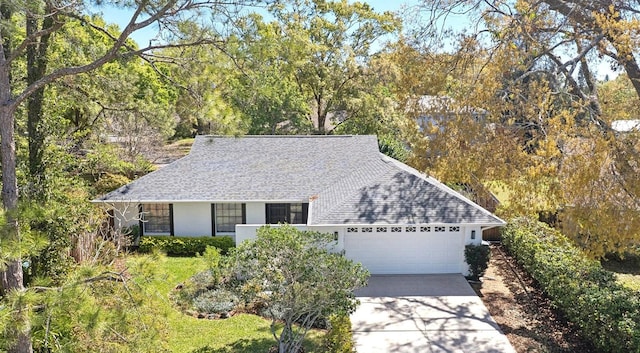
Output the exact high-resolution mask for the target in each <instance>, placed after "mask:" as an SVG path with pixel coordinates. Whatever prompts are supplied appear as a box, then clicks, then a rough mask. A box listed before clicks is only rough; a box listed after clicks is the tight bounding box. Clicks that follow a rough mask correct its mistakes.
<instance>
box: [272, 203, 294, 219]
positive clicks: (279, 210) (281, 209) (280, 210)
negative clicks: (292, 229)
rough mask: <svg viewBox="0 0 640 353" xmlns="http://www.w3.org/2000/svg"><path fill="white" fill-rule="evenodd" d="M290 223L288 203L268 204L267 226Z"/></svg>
mask: <svg viewBox="0 0 640 353" xmlns="http://www.w3.org/2000/svg"><path fill="white" fill-rule="evenodd" d="M278 223H289V221H288V220H287V204H286V203H270V204H267V224H278Z"/></svg>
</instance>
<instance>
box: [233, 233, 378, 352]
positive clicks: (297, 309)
mask: <svg viewBox="0 0 640 353" xmlns="http://www.w3.org/2000/svg"><path fill="white" fill-rule="evenodd" d="M333 244H334V240H333V235H331V234H322V233H317V232H311V231H300V230H297V229H296V228H294V227H292V226H289V225H283V226H281V227H274V228H271V227H268V226H265V227H262V228H260V229H259V230H258V233H257V237H256V239H255V241H248V242H244V243H242V244H240V245H239V246H238V248H237V249H236V250H235V251H234V252H233V254H232V255H231V256H232V258H231V263H232V271H235V273H236V274H237V275H239V276H240V277H241V278H246V279H247V282H248V283H247V285H245V286H243V288H252V293H253V294H254V295H256V296H261V297H262V298H263V299H264V301H265V304H266V305H267V309H266V310H267V312H268V313H269V316H270V317H271V318H272V320H273V323H272V325H271V332H272V334H273V336H274V338H275V339H276V340H277V341H278V351H279V352H281V353H295V352H300V349H301V347H302V341H303V339H304V337H305V335H306V333H307V332H308V330H309V329H310V328H311V327H312V325H313V324H314V323H315V322H316V321H317V320H320V319H327V318H328V317H329V316H330V315H331V314H339V313H342V314H348V313H350V312H352V311H353V310H354V309H355V305H356V300H355V297H354V294H353V291H354V290H355V289H357V288H359V287H363V286H364V285H365V284H366V280H367V277H368V273H367V271H366V270H365V269H364V268H363V267H362V265H360V264H355V263H353V262H352V261H351V260H348V259H347V258H345V257H344V256H342V255H341V254H338V253H332V252H331V251H330V249H331V247H332V246H333ZM278 320H281V321H282V322H283V324H284V328H283V329H282V332H281V333H280V335H279V336H278V335H277V327H276V322H277V321H278Z"/></svg>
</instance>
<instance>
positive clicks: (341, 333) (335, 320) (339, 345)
mask: <svg viewBox="0 0 640 353" xmlns="http://www.w3.org/2000/svg"><path fill="white" fill-rule="evenodd" d="M324 347H325V352H331V353H353V352H355V347H354V344H353V338H352V334H351V320H350V319H349V315H344V314H343V315H331V316H330V317H329V332H327V334H326V335H325V336H324Z"/></svg>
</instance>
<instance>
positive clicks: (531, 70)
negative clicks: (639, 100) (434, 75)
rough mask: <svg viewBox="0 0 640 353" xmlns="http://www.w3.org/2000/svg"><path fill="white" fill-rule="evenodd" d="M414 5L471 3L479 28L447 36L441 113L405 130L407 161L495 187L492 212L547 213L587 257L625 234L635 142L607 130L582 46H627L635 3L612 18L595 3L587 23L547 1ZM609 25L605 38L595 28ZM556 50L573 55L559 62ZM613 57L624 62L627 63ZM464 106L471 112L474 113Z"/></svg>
mask: <svg viewBox="0 0 640 353" xmlns="http://www.w3.org/2000/svg"><path fill="white" fill-rule="evenodd" d="M424 4H426V5H427V6H428V8H429V9H436V10H439V11H440V10H443V9H444V12H441V14H447V13H450V12H448V11H450V10H451V9H452V6H453V8H455V7H456V6H459V7H458V8H457V9H458V10H459V9H460V8H466V7H465V6H467V5H468V6H473V5H474V4H478V7H477V8H475V9H478V12H477V13H479V14H480V15H481V19H482V22H481V23H482V25H481V26H480V27H481V29H480V30H479V31H477V32H475V33H463V34H461V35H459V36H458V37H455V39H456V40H457V41H456V42H455V43H456V46H455V47H454V48H453V50H452V51H451V52H450V55H451V56H452V58H453V59H454V60H452V61H451V63H452V65H451V71H450V72H451V73H453V75H452V77H453V80H452V82H451V84H452V87H454V89H452V90H448V91H447V94H448V95H450V97H451V98H453V101H452V102H453V104H451V106H450V107H448V111H449V112H451V113H452V114H450V115H449V116H447V117H445V118H443V119H437V122H436V123H435V124H430V125H429V126H428V127H427V128H426V129H423V130H420V129H418V128H416V126H415V124H414V125H413V126H411V127H410V128H409V129H408V130H411V133H412V134H414V135H413V137H412V138H411V139H410V143H411V145H412V148H413V150H414V152H415V153H414V155H413V156H412V158H411V163H413V164H414V165H415V166H417V167H418V168H421V169H423V170H428V171H429V172H430V173H433V174H435V175H436V176H438V177H439V178H441V179H442V180H443V181H445V182H449V183H464V184H471V185H473V184H474V183H478V184H481V185H484V186H488V187H494V188H496V189H498V188H499V189H503V190H506V192H505V193H507V194H509V199H508V205H503V206H506V208H505V209H503V211H504V210H506V211H507V212H509V213H511V214H523V213H525V214H526V213H534V214H535V213H538V212H547V213H551V214H555V215H557V216H559V218H560V220H561V222H562V223H561V224H562V227H563V230H564V231H565V232H567V234H568V235H569V236H571V237H572V238H573V239H574V241H575V242H576V243H577V244H580V245H581V246H582V247H583V248H584V249H586V250H587V251H588V252H589V253H590V254H591V255H592V256H596V257H597V256H603V255H604V254H606V253H607V252H621V251H624V250H625V249H626V248H627V247H628V246H629V245H631V244H635V243H637V241H638V237H639V235H638V232H637V229H638V227H637V221H636V220H637V218H638V212H640V208H639V207H638V203H637V200H638V197H639V195H638V188H637V186H636V184H637V183H635V182H632V181H631V180H633V179H634V178H637V173H638V168H637V167H636V166H635V164H634V162H633V161H637V160H638V159H639V157H640V154H638V152H639V147H638V144H637V140H635V139H634V137H633V136H634V134H619V133H615V132H613V131H612V129H611V124H612V122H613V121H614V120H616V119H618V117H617V116H616V115H615V113H614V112H612V111H611V109H604V108H603V104H602V102H603V100H602V97H603V96H602V95H601V94H600V90H601V89H602V87H600V86H599V85H598V83H597V82H596V80H595V75H593V72H592V71H593V66H592V64H593V59H594V56H593V54H589V53H594V52H595V51H598V50H600V51H601V53H609V54H611V53H612V51H611V50H612V49H615V50H616V51H619V52H624V50H626V49H624V47H625V46H631V47H634V46H636V44H634V43H635V42H634V41H633V40H631V41H628V40H627V39H625V38H627V37H626V36H628V35H631V34H632V33H635V32H634V31H635V30H636V29H635V27H634V26H636V25H637V23H636V22H635V21H633V20H632V19H633V18H634V16H636V15H635V13H636V12H635V11H634V10H632V9H631V10H624V9H623V12H624V11H627V12H626V14H625V15H623V17H624V18H625V20H623V19H622V17H616V15H614V14H611V13H610V9H606V10H603V11H600V12H598V13H597V14H594V15H593V16H595V17H596V18H598V20H597V21H596V22H590V21H586V22H585V21H578V20H579V18H573V17H564V16H565V15H564V14H563V13H562V12H556V10H557V8H556V7H554V5H553V4H552V2H551V1H543V2H540V3H529V2H518V3H508V4H507V3H504V4H493V5H489V4H486V3H482V4H480V3H475V2H474V3H463V2H447V3H437V4H436V3H435V2H427V1H425V2H424ZM556 4H559V3H556ZM565 4H568V2H565ZM440 5H446V7H445V8H442V7H440ZM585 6H586V5H585ZM589 6H590V5H589ZM616 6H617V5H616ZM467 9H468V8H467ZM547 10H548V11H547ZM580 12H581V9H579V8H578V7H576V9H575V11H574V12H573V13H571V14H567V15H570V16H574V15H576V14H579V13H580ZM623 12H621V13H623ZM472 13H476V12H473V11H472ZM590 16H591V15H590ZM627 19H628V21H627ZM580 20H584V19H580ZM605 22H606V23H607V25H606V26H605V25H604V24H603V23H605ZM428 23H429V24H433V22H428ZM613 23H617V25H619V27H616V28H618V31H617V32H616V33H617V34H618V36H617V37H615V38H614V37H611V36H610V34H611V33H612V32H611V31H612V29H611V28H609V29H607V28H608V27H607V26H612V24H613ZM617 25H616V26H617ZM625 41H626V44H625ZM409 42H410V43H416V41H415V40H413V41H409ZM607 43H608V44H607ZM605 44H606V45H605ZM607 48H609V50H607ZM616 48H617V49H616ZM567 52H569V53H570V52H573V53H575V56H573V57H570V58H569V59H567V60H565V59H566V57H567V56H566V54H561V53H567ZM603 55H606V54H603ZM622 66H624V67H627V68H629V70H630V71H633V64H632V63H631V64H630V60H627V63H626V64H625V65H622ZM630 77H631V76H630ZM628 83H629V84H630V86H631V87H633V84H632V80H630V81H628ZM633 90H634V91H635V88H634V89H633ZM635 95H636V96H637V92H636V94H635ZM472 111H482V112H483V114H481V116H480V117H476V118H474V117H473V114H470V112H472ZM610 220H615V221H611V222H609V221H610ZM612 229H613V230H615V231H612Z"/></svg>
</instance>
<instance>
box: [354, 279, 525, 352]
mask: <svg viewBox="0 0 640 353" xmlns="http://www.w3.org/2000/svg"><path fill="white" fill-rule="evenodd" d="M356 296H357V297H358V299H359V300H360V306H359V307H358V309H357V310H356V312H355V313H353V314H352V315H351V325H352V329H353V337H354V339H355V342H356V349H357V351H358V353H376V352H380V353H383V352H384V353H389V352H399V353H405V352H412V353H413V352H416V353H417V352H420V353H429V352H433V353H435V352H438V353H440V352H474V353H480V352H488V353H489V352H491V353H494V352H495V353H498V352H500V353H515V350H514V349H513V347H512V346H511V344H510V343H509V341H508V340H507V337H506V336H505V335H504V334H503V333H502V332H501V331H500V328H499V327H498V325H497V324H496V323H495V321H493V319H492V318H491V315H489V312H488V310H487V308H486V307H485V306H484V304H483V303H482V300H480V298H478V296H477V295H476V294H475V292H474V291H473V289H471V287H470V286H469V284H468V283H467V281H466V280H465V278H464V277H463V276H462V275H384V276H382V275H374V276H371V278H370V279H369V284H368V286H367V287H366V288H362V289H360V290H359V291H357V292H356Z"/></svg>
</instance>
